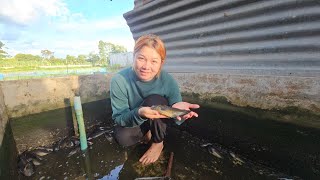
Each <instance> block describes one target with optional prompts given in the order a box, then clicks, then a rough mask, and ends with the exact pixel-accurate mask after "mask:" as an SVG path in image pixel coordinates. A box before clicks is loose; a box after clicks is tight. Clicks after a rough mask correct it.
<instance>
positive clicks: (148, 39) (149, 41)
mask: <svg viewBox="0 0 320 180" xmlns="http://www.w3.org/2000/svg"><path fill="white" fill-rule="evenodd" d="M145 46H146V47H149V48H152V49H154V50H155V51H157V53H158V54H159V55H160V57H161V63H162V64H163V63H164V62H165V59H166V47H165V46H164V43H163V41H162V40H161V39H160V37H159V36H157V35H154V34H147V35H143V36H141V37H139V38H138V39H137V41H136V43H135V45H134V50H133V57H135V55H136V54H137V53H138V52H139V51H140V50H141V49H142V48H143V47H145ZM161 68H162V65H161V67H160V70H159V72H158V74H157V75H156V76H157V77H159V75H160V72H161Z"/></svg>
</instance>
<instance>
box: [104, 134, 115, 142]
mask: <svg viewBox="0 0 320 180" xmlns="http://www.w3.org/2000/svg"><path fill="white" fill-rule="evenodd" d="M105 137H106V139H107V140H108V141H109V142H113V136H112V134H105Z"/></svg>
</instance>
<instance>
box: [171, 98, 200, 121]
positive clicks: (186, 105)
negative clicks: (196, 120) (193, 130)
mask: <svg viewBox="0 0 320 180" xmlns="http://www.w3.org/2000/svg"><path fill="white" fill-rule="evenodd" d="M172 107H174V108H178V109H183V110H190V109H198V108H199V107H200V106H199V105H198V104H191V103H188V102H177V103H175V104H174V105H172ZM193 116H194V117H198V114H197V113H195V112H193V111H191V112H189V113H188V114H186V115H184V116H182V118H181V117H177V119H178V120H179V121H180V120H186V119H189V118H192V117H193Z"/></svg>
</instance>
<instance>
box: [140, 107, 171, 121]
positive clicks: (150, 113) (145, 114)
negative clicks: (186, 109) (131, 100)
mask: <svg viewBox="0 0 320 180" xmlns="http://www.w3.org/2000/svg"><path fill="white" fill-rule="evenodd" d="M138 113H139V115H140V116H141V117H142V118H147V119H151V120H153V119H158V118H168V117H167V116H164V115H161V114H160V113H159V112H158V111H156V110H153V109H151V108H150V107H140V108H139V110H138Z"/></svg>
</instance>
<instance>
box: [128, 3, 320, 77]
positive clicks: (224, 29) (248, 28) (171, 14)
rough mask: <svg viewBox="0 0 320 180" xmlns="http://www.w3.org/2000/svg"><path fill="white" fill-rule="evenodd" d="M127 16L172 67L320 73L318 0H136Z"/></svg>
mask: <svg viewBox="0 0 320 180" xmlns="http://www.w3.org/2000/svg"><path fill="white" fill-rule="evenodd" d="M124 17H125V19H126V20H127V23H128V25H129V26H130V29H131V32H132V34H133V37H134V39H137V38H138V37H139V36H141V35H143V34H147V33H154V34H157V35H159V36H160V37H161V38H162V39H163V40H164V42H165V43H166V47H167V55H168V56H167V63H166V68H167V70H169V71H171V72H172V71H173V72H214V73H228V74H255V75H260V74H262V75H280V76H283V75H285V76H308V77H315V76H320V1H319V0H265V1H263V0H220V1H213V0H154V1H151V0H148V1H146V0H135V8H134V9H133V10H132V11H130V12H127V13H126V14H124Z"/></svg>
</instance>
